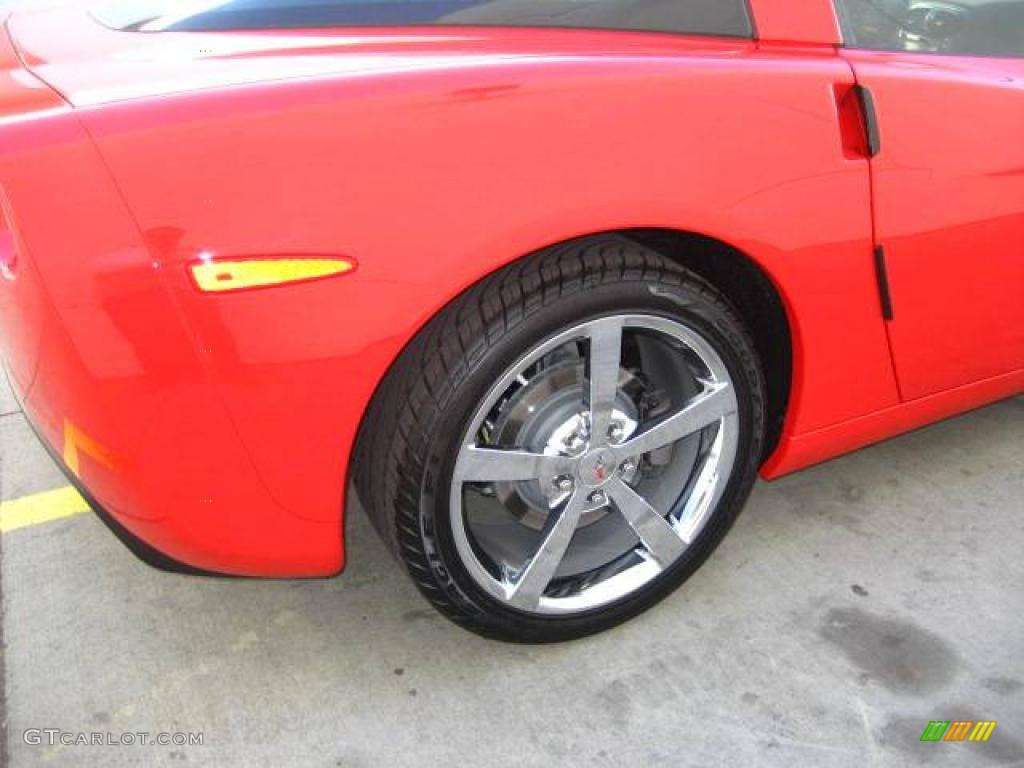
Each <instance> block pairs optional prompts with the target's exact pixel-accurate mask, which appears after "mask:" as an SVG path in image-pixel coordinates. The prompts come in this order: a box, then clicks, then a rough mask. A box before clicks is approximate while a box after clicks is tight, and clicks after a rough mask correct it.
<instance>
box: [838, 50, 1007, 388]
mask: <svg viewBox="0 0 1024 768" xmlns="http://www.w3.org/2000/svg"><path fill="white" fill-rule="evenodd" d="M846 56H847V57H848V59H849V60H850V61H851V63H852V65H853V67H854V70H855V72H856V75H857V79H858V81H859V82H860V83H861V84H862V85H864V86H866V87H867V88H868V89H869V90H870V91H871V94H872V95H873V97H874V102H875V106H876V110H877V117H878V125H879V130H880V135H881V151H880V152H879V154H878V155H877V156H876V157H875V159H874V160H873V161H872V167H873V177H874V179H873V183H874V196H875V218H876V222H875V228H876V239H877V241H878V243H879V244H880V245H881V246H882V247H883V248H884V250H885V255H886V261H887V265H888V271H889V281H890V285H891V290H892V298H893V305H894V313H895V316H894V319H893V320H892V322H890V323H889V335H890V340H891V344H892V350H893V356H894V358H895V363H896V370H897V375H898V378H899V383H900V388H901V393H902V396H903V398H904V399H907V400H912V399H916V398H919V397H923V396H926V395H929V394H932V393H935V392H940V391H943V390H947V389H951V388H953V387H957V386H960V385H963V384H967V383H970V382H975V381H980V380H982V379H987V378H991V377H993V376H997V375H999V374H1002V373H1007V372H1010V371H1014V370H1019V369H1022V368H1024V60H1020V59H996V58H980V57H962V56H945V55H935V54H929V53H912V52H907V53H887V52H876V51H854V50H849V51H847V52H846Z"/></svg>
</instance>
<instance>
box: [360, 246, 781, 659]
mask: <svg viewBox="0 0 1024 768" xmlns="http://www.w3.org/2000/svg"><path fill="white" fill-rule="evenodd" d="M763 392H764V385H763V381H762V376H761V372H760V369H759V366H758V361H757V357H756V355H755V353H754V351H753V348H752V344H751V343H750V341H749V338H748V336H747V334H746V332H745V330H744V329H743V327H742V325H741V324H740V323H739V322H738V321H737V319H736V316H735V314H734V313H733V311H732V309H731V307H730V306H729V304H728V302H727V301H726V300H725V299H724V298H723V297H722V296H721V295H719V294H718V293H717V291H715V289H714V288H713V287H712V286H710V285H709V284H708V283H706V282H704V281H703V280H701V279H700V278H698V277H696V276H695V275H693V274H691V273H689V272H687V271H686V270H685V269H683V268H681V267H680V266H678V265H676V264H674V263H671V262H668V261H667V260H666V259H664V258H663V257H661V256H660V255H658V254H656V253H653V252H651V251H649V250H648V249H646V248H644V247H643V246H641V245H638V244H636V243H634V242H631V241H629V240H626V239H624V238H620V237H613V236H607V237H602V238H592V239H587V240H583V241H579V243H576V244H572V245H569V246H563V247H561V248H558V249H552V250H551V251H548V252H542V253H540V254H536V255H535V256H533V257H531V258H530V259H527V260H526V261H525V262H524V263H523V264H520V265H516V266H514V267H510V268H508V269H506V270H503V271H502V272H499V273H497V274H496V275H494V276H492V277H491V278H489V279H488V280H486V281H484V282H483V283H481V284H480V285H479V286H476V287H474V288H473V289H471V290H470V291H468V292H467V293H466V294H465V295H463V296H462V297H461V298H460V299H459V300H458V301H456V302H455V303H453V304H452V305H450V306H449V307H448V308H447V309H446V310H444V311H443V312H442V313H441V314H440V315H439V316H438V317H437V318H436V319H435V320H434V321H433V322H432V323H431V324H430V325H429V326H428V327H427V328H426V329H425V330H424V331H423V332H422V333H421V334H420V335H419V336H418V337H417V338H416V340H414V342H413V343H412V344H410V346H409V348H408V349H407V350H406V351H405V352H404V353H403V355H402V357H401V358H400V359H399V361H398V363H396V365H395V366H394V368H393V370H392V372H391V374H389V376H388V378H387V380H386V381H385V383H384V385H383V386H382V388H381V390H380V392H379V393H378V394H377V396H376V397H375V399H374V402H373V405H372V407H371V409H370V412H369V414H368V416H367V419H366V420H365V422H364V425H363V429H362V432H361V436H360V440H359V450H358V452H357V455H356V470H357V484H358V487H359V490H360V495H361V496H362V498H363V500H364V503H365V504H366V505H367V508H368V510H369V512H370V514H371V517H372V519H373V520H374V523H375V524H376V526H377V528H378V530H380V531H381V533H382V534H383V535H384V537H385V540H386V541H388V542H389V543H390V544H391V545H392V546H393V548H394V550H395V552H396V554H397V555H398V556H399V557H400V558H401V559H402V560H403V562H404V563H405V564H406V567H407V568H408V570H409V574H410V575H411V576H412V577H413V579H414V581H415V582H416V584H417V585H418V586H419V587H420V589H421V590H422V591H423V593H424V595H425V596H426V597H427V598H428V599H429V600H430V601H431V602H432V603H433V604H434V605H435V606H436V607H437V608H438V609H439V610H441V611H442V612H443V613H444V614H445V615H447V616H448V617H449V618H452V619H453V620H455V621H457V622H459V623H461V624H463V625H465V626H467V627H468V628H470V629H473V630H474V631H477V632H480V633H482V634H486V635H490V636H496V637H501V638H504V639H513V640H528V641H550V640H561V639H566V638H570V637H578V636H580V635H584V634H587V633H590V632H594V631H597V630H599V629H602V628H604V627H607V626H611V625H612V624H615V623H617V622H619V621H623V620H624V619H626V618H628V617H630V616H632V615H634V614H636V613H638V612H640V611H642V610H644V609H645V608H646V607H648V606H649V605H652V604H653V603H654V602H656V601H658V600H659V599H661V598H662V597H664V596H665V595H667V594H668V593H669V592H671V591H672V590H673V589H674V588H675V587H676V586H678V585H679V584H680V583H682V581H684V580H685V579H686V578H687V576H689V575H690V574H691V573H692V572H693V571H694V570H695V569H696V568H697V567H699V565H700V563H701V562H703V560H704V559H705V558H706V557H707V556H708V554H710V552H711V551H712V550H713V548H714V547H715V546H716V545H717V543H718V541H720V540H721V538H722V536H724V534H725V532H726V531H727V530H728V528H729V526H730V524H731V523H732V520H733V519H734V518H735V516H736V514H737V513H738V511H739V509H740V508H741V507H742V505H743V503H744V501H745V499H746V497H747V495H748V493H749V491H750V488H751V486H752V484H753V481H754V479H755V477H756V472H757V466H758V462H759V460H760V456H761V447H762V442H763V433H764V413H763V406H762V403H763V399H764V396H763Z"/></svg>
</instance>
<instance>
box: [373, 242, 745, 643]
mask: <svg viewBox="0 0 1024 768" xmlns="http://www.w3.org/2000/svg"><path fill="white" fill-rule="evenodd" d="M614 312H644V313H648V314H654V315H661V316H665V317H669V318H672V319H675V320H677V321H679V322H681V323H684V324H685V325H686V326H687V327H689V328H691V329H693V330H695V331H697V332H698V333H699V334H700V335H701V336H702V337H703V338H704V339H705V340H706V341H708V342H709V343H710V344H711V345H712V347H713V348H714V349H715V351H716V352H717V353H718V354H719V356H720V357H721V359H722V360H723V361H724V362H725V364H726V366H727V368H728V370H729V374H730V376H731V378H732V381H733V383H734V385H735V387H736V395H737V400H738V422H739V442H738V450H737V454H736V460H735V463H734V465H733V470H732V475H731V477H730V479H729V481H728V483H727V485H726V488H725V491H724V493H723V494H722V496H721V498H720V500H719V503H718V505H717V507H716V508H715V509H714V510H713V511H712V513H711V517H710V518H709V520H708V522H707V524H706V525H705V527H704V528H703V530H702V531H701V532H700V533H699V534H698V536H697V538H696V539H695V540H694V541H693V542H692V543H691V544H690V546H689V548H688V549H687V550H686V552H685V553H684V555H682V556H681V558H680V559H679V561H678V562H676V563H674V565H673V566H672V567H671V568H669V569H666V570H665V571H664V572H663V573H661V574H660V575H659V576H658V577H657V578H656V579H655V580H654V581H652V582H650V583H649V584H646V585H645V586H644V587H643V588H641V589H640V590H638V591H637V592H634V593H633V594H631V595H629V596H627V597H626V598H624V599H622V600H620V601H619V602H617V603H614V604H611V605H608V606H606V607H603V608H600V609H597V610H594V611H590V612H588V613H582V614H573V615H568V616H547V615H545V616H540V615H536V614H529V613H523V612H520V611H517V610H514V609H511V608H509V607H507V606H505V605H503V604H501V602H500V601H498V600H496V599H494V598H493V597H492V596H491V595H489V594H487V593H486V592H485V591H484V590H482V589H481V588H480V587H479V586H478V584H477V583H476V582H474V580H473V579H472V578H471V577H470V575H469V574H468V573H467V570H466V568H465V567H464V565H463V563H462V561H461V560H460V558H459V556H458V552H457V550H456V548H455V546H454V545H453V541H452V537H453V534H452V526H451V524H450V522H449V515H448V499H449V488H450V483H451V477H452V472H453V468H454V461H455V456H456V454H457V450H458V445H459V444H460V440H461V439H462V435H463V434H464V432H465V430H466V427H467V424H468V420H469V419H470V417H471V414H472V413H473V411H474V409H475V408H477V405H478V404H479V403H480V402H481V401H482V399H483V398H484V397H485V394H486V392H487V391H488V390H489V389H490V388H491V387H492V386H493V385H494V383H495V382H496V381H497V380H498V379H499V378H500V377H501V376H502V374H503V372H504V371H506V370H507V369H508V367H509V366H511V365H512V364H513V363H514V362H515V361H516V360H517V359H518V358H519V357H520V356H521V355H523V354H524V353H525V351H526V350H528V349H530V348H531V347H532V346H533V345H535V344H537V342H538V341H539V340H541V339H544V338H546V337H549V336H552V335H554V334H556V333H558V332H559V331H560V330H561V329H564V328H566V327H568V326H571V325H573V324H576V323H579V322H580V321H581V320H584V319H587V318H590V317H599V316H601V315H602V314H608V313H614ZM764 402H765V385H764V381H763V376H762V373H761V367H760V363H759V361H758V358H757V355H756V353H755V351H754V345H753V343H752V341H751V339H750V337H749V335H748V333H747V332H746V330H745V329H744V328H743V326H742V324H741V323H740V322H739V320H738V319H737V313H736V312H735V311H734V310H733V309H732V308H731V307H730V305H729V303H728V302H727V301H726V299H725V298H724V297H723V296H722V294H721V293H719V292H718V291H717V290H716V289H715V288H714V287H713V286H711V285H710V284H708V283H707V282H706V281H704V280H703V279H702V278H700V277H698V276H696V275H695V274H693V273H691V272H689V271H687V270H685V269H683V268H682V267H680V266H679V265H677V264H676V263H674V262H672V261H669V260H667V259H666V258H664V257H663V256H661V255H660V254H658V253H656V252H654V251H652V250H650V249H648V248H646V247H644V246H642V245H640V244H638V243H636V242H633V241H632V240H629V239H627V238H625V237H621V236H617V235H603V236H597V237H590V238H585V239H581V240H577V241H572V242H569V243H565V244H562V245H559V246H556V247H553V248H549V249H546V250H544V251H540V252H538V253H536V254H534V255H532V256H530V257H528V258H525V259H523V260H522V261H520V262H517V263H515V264H513V265H511V266H509V267H507V268H505V269H502V270H500V271H499V272H497V273H495V274H493V275H491V276H490V277H488V278H486V279H484V280H483V281H481V282H480V283H478V284H477V285H475V286H473V287H472V288H471V289H469V290H468V291H466V292H465V293H464V294H463V295H462V296H460V297H459V298H458V299H456V300H455V301H453V302H452V303H451V304H450V305H448V306H447V307H446V308H445V309H444V310H443V311H442V312H441V313H440V314H439V315H438V316H437V317H436V318H435V319H434V320H433V321H432V322H430V323H429V324H428V325H427V326H426V327H425V328H424V329H423V330H422V331H421V332H420V333H419V334H418V335H417V336H416V337H415V339H414V340H413V341H412V342H411V343H410V344H409V345H408V347H407V348H406V349H405V350H404V351H403V353H402V354H401V356H400V357H399V359H398V360H397V361H396V363H395V364H394V366H393V367H392V369H391V371H390V372H389V374H388V375H387V377H386V379H385V381H384V382H383V383H382V385H381V387H380V389H379V391H378V393H377V394H376V396H375V397H374V400H373V402H372V404H371V407H370V408H369V410H368V412H367V415H366V417H365V419H364V422H363V425H362V427H361V430H360V436H359V439H358V444H357V449H356V452H355V454H354V462H355V464H354V472H355V477H356V486H357V490H358V492H359V496H360V498H361V500H362V502H363V504H364V506H365V508H366V509H367V511H368V513H369V515H370V517H371V519H372V521H373V524H374V526H375V527H376V528H377V530H378V532H379V533H380V535H381V536H382V537H383V538H384V540H385V542H387V544H388V545H389V546H390V548H391V549H392V551H393V552H394V553H395V554H396V556H397V557H398V558H399V559H400V560H401V561H402V562H403V563H404V564H405V566H406V568H407V570H408V572H409V575H410V576H411V577H412V579H413V581H414V582H415V583H416V585H417V587H418V588H419V589H420V591H421V592H422V593H423V594H424V596H425V597H426V598H427V599H428V600H429V601H430V602H431V603H432V604H433V605H434V607H435V608H437V609H438V610H439V611H440V612H441V613H442V614H444V615H445V616H446V617H448V618H449V619H451V620H452V621H454V622H456V623H458V624H460V625H461V626H463V627H465V628H467V629H470V630H472V631H474V632H477V633H479V634H481V635H485V636H488V637H493V638H498V639H502V640H508V641H517V642H553V641H562V640H568V639H572V638H577V637H582V636H585V635H588V634H591V633H594V632H598V631H601V630H604V629H606V628H609V627H612V626H614V625H616V624H618V623H620V622H622V621H625V620H627V619H629V618H631V617H633V616H635V615H637V614H638V613H640V612H642V611H644V610H645V609H647V608H649V607H650V606H652V605H654V604H655V603H657V602H658V601H659V600H661V599H662V598H664V597H665V596H666V595H668V594H669V593H670V592H672V591H673V590H674V589H675V588H676V587H678V586H679V585H680V584H682V582H683V581H685V580H686V579H687V578H688V577H689V576H690V575H691V574H692V573H693V572H694V571H695V570H696V569H697V568H698V567H699V566H700V565H701V564H702V563H703V561H704V560H705V559H706V558H707V557H708V555H710V553H711V552H712V551H713V550H714V548H715V547H716V546H717V545H718V543H719V542H720V541H721V540H722V538H723V536H724V535H725V534H726V532H727V531H728V530H729V528H730V526H731V525H732V523H733V521H734V520H735V518H736V516H737V514H738V513H739V511H740V509H741V508H742V507H743V505H744V503H745V502H746V499H747V497H748V495H749V493H750V490H751V488H752V486H753V483H754V481H755V479H756V476H757V470H758V465H759V461H760V457H761V452H762V445H763V441H764V433H765V413H764V410H765V407H764Z"/></svg>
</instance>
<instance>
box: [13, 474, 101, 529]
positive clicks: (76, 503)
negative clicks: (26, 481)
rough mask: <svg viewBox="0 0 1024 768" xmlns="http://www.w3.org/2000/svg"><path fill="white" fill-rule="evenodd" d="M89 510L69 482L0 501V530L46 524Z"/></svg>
mask: <svg viewBox="0 0 1024 768" xmlns="http://www.w3.org/2000/svg"><path fill="white" fill-rule="evenodd" d="M88 511H89V505H88V504H86V503H85V499H83V498H82V497H81V495H80V494H79V493H78V491H76V490H75V489H74V488H72V487H71V486H70V485H69V486H65V487H64V488H58V489H57V490H55V491H46V492H45V493H37V494H34V495H32V496H24V497H22V498H20V499H13V500H11V501H0V533H10V532H11V531H16V530H18V529H19V528H27V527H29V526H32V525H39V524H41V523H49V522H51V521H53V520H61V519H63V518H65V517H71V516H72V515H80V514H82V513H83V512H88Z"/></svg>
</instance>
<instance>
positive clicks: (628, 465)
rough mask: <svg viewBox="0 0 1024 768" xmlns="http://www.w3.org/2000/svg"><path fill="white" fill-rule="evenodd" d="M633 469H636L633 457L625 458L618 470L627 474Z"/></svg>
mask: <svg viewBox="0 0 1024 768" xmlns="http://www.w3.org/2000/svg"><path fill="white" fill-rule="evenodd" d="M634 469H636V462H635V461H634V460H633V459H626V460H625V461H624V462H622V465H621V466H620V467H619V471H620V472H621V473H622V474H624V475H628V474H629V473H630V472H632V471H633V470H634Z"/></svg>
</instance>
